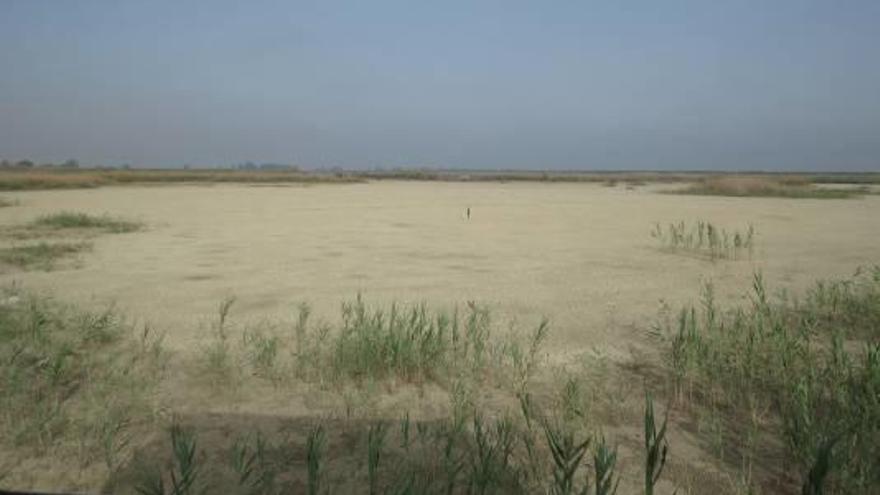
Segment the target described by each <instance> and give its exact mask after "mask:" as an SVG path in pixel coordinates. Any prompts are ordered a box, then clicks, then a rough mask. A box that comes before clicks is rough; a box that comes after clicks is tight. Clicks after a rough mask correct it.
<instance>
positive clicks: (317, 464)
mask: <svg viewBox="0 0 880 495" xmlns="http://www.w3.org/2000/svg"><path fill="white" fill-rule="evenodd" d="M325 441H326V435H325V433H324V426H323V425H317V426H316V427H314V428H312V430H311V431H310V432H309V436H308V438H307V439H306V465H307V468H308V494H309V495H318V494H319V493H320V492H321V487H322V486H323V483H322V472H323V469H322V464H321V463H322V462H323V459H324V443H325Z"/></svg>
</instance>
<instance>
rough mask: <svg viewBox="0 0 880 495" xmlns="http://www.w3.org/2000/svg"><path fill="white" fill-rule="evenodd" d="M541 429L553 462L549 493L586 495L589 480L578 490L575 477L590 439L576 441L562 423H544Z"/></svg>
mask: <svg viewBox="0 0 880 495" xmlns="http://www.w3.org/2000/svg"><path fill="white" fill-rule="evenodd" d="M543 427H544V436H545V438H546V440H547V446H548V447H549V449H550V454H551V456H552V460H553V483H552V485H551V487H550V492H551V493H552V494H554V495H574V494H578V493H586V492H587V490H588V489H589V480H587V481H586V482H585V483H584V484H583V485H582V487H581V488H580V489H578V488H577V483H576V481H575V475H576V474H577V472H578V470H579V469H581V461H582V460H583V458H584V455H586V453H587V449H588V447H589V446H590V441H591V439H590V437H586V438H584V439H578V438H577V437H576V434H575V431H574V430H573V429H572V428H570V427H567V426H565V425H564V424H563V423H554V422H551V421H545V422H544V425H543Z"/></svg>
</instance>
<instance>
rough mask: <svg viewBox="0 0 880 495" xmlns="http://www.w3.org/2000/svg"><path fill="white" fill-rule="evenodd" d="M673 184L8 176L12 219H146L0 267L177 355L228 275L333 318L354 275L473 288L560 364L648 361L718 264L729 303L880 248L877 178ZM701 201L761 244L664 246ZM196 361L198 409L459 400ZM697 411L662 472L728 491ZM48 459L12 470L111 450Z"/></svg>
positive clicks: (458, 301) (244, 312)
mask: <svg viewBox="0 0 880 495" xmlns="http://www.w3.org/2000/svg"><path fill="white" fill-rule="evenodd" d="M669 187H670V186H669V185H665V186H646V187H639V188H636V189H634V190H630V189H627V188H626V187H624V186H619V187H604V186H601V185H594V184H542V183H508V184H504V183H439V182H376V183H370V184H347V185H313V186H299V185H296V186H260V187H256V186H248V185H213V186H207V185H206V186H196V185H186V186H180V185H175V186H156V187H106V188H101V189H93V190H71V191H31V192H20V193H3V194H2V196H4V197H8V198H12V199H17V200H19V202H20V205H19V206H15V207H9V208H2V209H0V226H8V225H16V224H21V223H25V222H28V221H30V220H32V219H33V218H36V217H37V216H39V215H42V214H45V213H50V212H56V211H60V210H75V211H83V212H89V213H95V214H103V213H107V214H110V215H116V216H121V217H124V218H130V219H137V220H141V221H143V222H145V223H146V225H147V229H146V230H145V231H143V232H137V233H130V234H119V235H101V236H98V237H96V238H95V239H94V244H95V249H94V251H92V252H89V253H85V254H83V255H82V256H81V259H80V260H79V265H80V266H79V267H77V268H71V267H68V268H63V269H59V270H55V271H50V272H39V271H34V272H23V271H20V270H14V269H10V268H0V284H3V285H9V284H12V283H20V284H21V285H23V286H24V287H25V288H28V289H32V290H40V291H49V292H50V293H52V294H54V295H55V296H57V297H58V298H59V299H61V300H66V301H70V302H76V303H83V304H86V305H92V306H98V307H100V306H104V305H106V304H109V303H115V304H116V305H117V306H118V308H119V309H121V310H122V311H123V312H125V313H126V314H128V315H130V316H131V317H133V318H135V319H136V320H138V321H140V322H149V323H150V324H151V325H152V326H153V327H155V328H157V329H159V330H161V331H163V332H164V333H165V336H166V337H165V344H166V345H167V346H168V347H170V348H171V349H172V350H174V351H176V353H177V354H180V355H185V354H187V353H190V352H193V353H195V352H197V351H198V349H199V348H200V347H202V346H200V342H202V341H203V339H205V337H206V335H207V332H208V327H209V324H210V323H209V322H210V321H211V320H212V319H213V318H215V315H216V309H217V306H218V304H219V303H220V301H221V300H222V299H224V298H225V297H228V296H230V295H235V296H236V297H237V298H238V299H237V302H236V305H235V306H234V307H233V318H235V319H236V320H237V321H238V322H239V323H241V324H244V325H246V324H247V323H248V322H250V321H258V320H261V319H270V320H287V321H290V320H292V319H293V318H294V317H295V307H296V305H297V304H298V303H300V302H308V303H310V304H311V305H312V306H313V308H314V310H315V314H316V315H317V316H318V317H319V318H322V319H324V320H334V319H336V318H337V317H338V314H339V305H340V304H341V302H342V301H343V300H346V299H350V298H353V297H355V296H356V295H357V293H358V292H361V293H363V294H364V296H365V297H366V298H367V300H368V301H370V302H373V303H386V302H390V301H392V300H397V301H406V302H427V303H429V304H430V305H431V306H432V307H440V308H451V307H453V306H454V305H458V306H459V307H463V306H464V305H465V304H466V302H467V301H471V300H474V301H478V302H481V303H484V304H487V305H488V306H489V307H490V308H491V309H492V310H493V316H494V317H495V318H496V320H501V322H500V325H501V326H504V325H507V324H508V323H515V324H516V325H517V327H519V328H524V327H531V326H532V325H535V324H537V322H538V321H539V320H540V318H541V317H542V316H547V317H548V318H550V321H551V325H552V330H551V332H552V333H551V337H550V341H549V346H548V348H549V351H550V357H551V359H552V360H555V361H556V363H557V364H559V363H569V362H574V361H573V360H572V359H570V358H571V357H573V356H575V355H579V354H589V355H590V356H596V354H598V355H599V356H600V357H608V358H610V359H611V360H612V361H618V362H620V363H630V364H633V358H635V361H636V363H635V364H638V361H639V360H640V357H639V356H644V353H643V351H644V350H650V349H652V347H653V348H656V342H655V341H653V340H651V339H650V338H649V337H648V332H649V331H650V329H651V326H652V324H653V323H654V322H655V321H656V319H657V317H658V311H659V309H660V308H661V304H662V302H663V301H665V302H666V303H668V304H670V305H671V306H672V307H673V308H675V307H677V306H678V305H680V304H683V303H686V302H690V301H695V300H696V298H697V297H698V294H699V290H700V285H701V283H702V282H703V281H706V280H711V281H712V282H713V283H714V284H715V287H716V291H717V298H718V300H719V301H720V302H721V303H722V304H733V303H737V302H739V301H740V299H741V298H742V297H743V296H744V294H745V291H747V290H748V289H749V287H750V284H751V277H752V274H753V273H754V272H755V271H756V270H761V271H762V272H763V274H764V276H765V279H766V280H767V281H768V283H769V284H770V289H771V290H781V289H788V290H794V291H797V290H800V289H803V288H805V287H807V286H808V285H810V284H811V283H812V282H813V281H814V280H815V279H817V278H826V277H843V276H848V275H850V274H852V273H853V271H854V270H855V269H856V267H858V266H859V265H867V264H871V263H877V262H880V228H878V227H880V221H878V219H880V196H867V197H865V198H863V199H853V200H800V199H798V200H792V199H771V198H721V197H698V196H677V195H668V194H661V193H659V192H658V190H662V189H668V188H669ZM467 207H470V208H471V212H472V215H471V218H470V219H467V218H466V216H465V211H466V208H467ZM697 219H704V220H709V221H711V222H713V223H714V224H716V225H718V226H720V227H723V228H727V229H741V230H742V229H745V228H746V227H747V225H748V224H750V223H751V224H753V225H754V226H755V228H756V229H757V232H758V237H757V248H756V250H755V253H754V256H753V258H752V259H744V260H738V261H719V262H715V263H713V262H711V261H708V260H705V259H698V258H695V257H692V256H686V255H682V254H673V253H667V252H664V251H661V250H660V249H658V245H657V242H656V240H655V239H653V238H652V237H651V236H650V231H651V229H652V226H653V225H654V223H655V222H660V223H668V222H674V221H679V220H685V221H689V222H690V221H694V220H697ZM7 243H8V241H7ZM633 349H635V350H636V352H633ZM616 358H619V359H616ZM177 362H178V363H185V362H186V360H180V361H177ZM596 373H598V372H596V371H594V372H593V374H594V375H596ZM189 380H190V379H189V378H188V376H187V374H186V373H177V372H175V373H169V374H168V376H167V377H166V379H165V381H164V382H163V383H164V385H163V394H165V395H164V401H165V402H167V403H168V404H171V405H172V406H173V407H174V408H175V410H184V411H189V412H190V413H191V414H195V415H202V416H199V417H203V416H204V415H205V414H208V415H209V416H210V415H211V414H216V415H218V416H217V417H218V418H225V419H223V421H227V420H229V418H239V415H240V417H242V418H246V419H244V420H237V421H238V423H241V424H246V425H249V426H253V425H258V424H264V423H266V424H269V423H271V422H272V421H275V420H276V419H278V418H284V420H285V421H304V420H311V419H310V418H315V417H324V416H325V415H326V414H328V411H332V410H337V409H339V410H341V409H343V404H342V402H344V401H347V400H354V401H367V402H369V401H373V402H375V404H373V405H370V406H369V407H366V406H364V407H363V408H364V409H365V410H375V411H376V414H380V415H382V414H384V415H387V416H388V418H391V419H393V418H396V417H398V416H399V414H400V411H404V410H407V411H409V410H413V411H414V413H415V414H416V415H415V416H414V417H422V418H426V419H430V418H431V417H442V416H443V414H445V412H444V411H445V404H446V403H447V402H448V399H447V398H446V396H445V395H444V394H443V393H442V391H441V390H439V389H437V388H436V387H427V389H414V388H412V387H403V388H402V389H400V390H398V391H397V392H395V393H393V394H379V395H376V396H370V397H368V396H367V395H364V396H363V397H361V396H360V395H354V396H352V397H353V398H351V399H346V398H345V397H343V398H340V397H338V396H337V395H333V394H331V393H329V392H325V391H322V390H311V389H309V388H308V387H300V386H292V387H291V388H290V389H289V390H288V389H284V390H282V389H267V387H270V385H262V386H258V385H257V384H252V385H253V386H248V387H246V388H245V390H243V391H239V392H237V394H238V395H235V396H233V397H231V398H230V397H225V396H220V397H218V396H217V395H216V391H215V390H213V389H211V388H210V387H192V386H191V381H189ZM624 385H625V386H626V387H628V388H627V389H626V390H624V389H621V390H620V391H617V392H615V391H612V392H610V393H613V394H618V395H619V396H620V399H619V400H625V401H627V402H626V404H625V405H620V406H614V407H613V408H612V409H611V410H612V411H613V414H614V416H615V418H616V420H615V421H613V422H612V423H615V424H617V426H613V427H612V426H609V425H605V427H607V428H609V429H608V430H606V431H609V432H610V433H611V434H612V435H613V436H614V438H615V439H616V441H618V442H620V445H621V447H622V450H621V456H622V458H621V459H622V460H621V462H622V468H623V469H622V473H623V481H624V483H623V485H621V492H622V493H629V492H630V491H632V492H633V493H635V492H636V491H637V490H638V486H639V483H640V482H641V481H640V478H639V463H640V462H641V458H640V457H639V456H640V455H641V453H640V448H641V447H640V445H641V441H642V440H641V436H640V435H641V432H640V430H639V428H638V425H639V424H640V421H641V417H640V414H641V410H640V408H641V407H642V406H641V405H642V395H641V394H642V393H643V392H642V389H641V387H642V385H641V379H636V380H634V382H633V383H625V384H623V385H621V386H624ZM615 386H616V385H615ZM481 400H488V402H492V401H493V400H494V399H492V398H491V397H490V398H489V399H486V398H483V399H481ZM341 401H342V402H341ZM612 402H613V401H612ZM621 404H623V403H621ZM514 407H515V406H514ZM211 421H214V420H211ZM211 421H207V423H206V424H210V423H211ZM686 421H687V420H686V418H683V419H680V420H679V421H677V422H676V424H675V426H674V427H673V429H672V432H671V435H672V440H671V441H672V443H673V444H674V451H675V456H676V458H677V459H679V460H678V461H675V460H674V461H673V462H672V464H671V465H670V467H669V468H668V469H669V471H670V472H669V473H668V477H669V478H670V479H671V480H673V481H672V482H671V481H667V480H663V481H662V482H663V483H664V485H663V487H662V490H660V492H661V493H672V492H673V491H674V489H675V487H676V486H681V483H685V484H689V486H696V487H702V488H705V489H707V490H708V489H710V488H711V489H712V490H716V492H717V489H718V487H719V486H720V487H722V491H721V492H718V493H722V492H725V490H726V489H727V487H728V486H732V485H729V482H728V481H724V480H726V479H727V478H725V477H724V476H725V475H723V474H720V475H719V474H717V471H716V469H715V467H714V464H712V462H711V461H709V460H708V459H710V457H709V456H708V455H707V454H706V450H705V446H704V445H703V443H702V442H701V440H700V438H699V436H698V435H696V434H694V433H693V432H692V430H690V429H688V427H687V424H686ZM196 422H198V420H196ZM267 422H268V423H267ZM233 423H235V422H234V421H233ZM224 424H225V423H224ZM304 431H305V430H304ZM226 434H228V432H226V433H224V435H226ZM162 438H164V437H162ZM681 460H684V462H681ZM41 462H42V461H41ZM46 462H48V461H46ZM53 466H54V465H51V464H50V465H46V466H43V465H34V466H31V465H23V466H20V469H19V471H20V472H19V474H18V475H16V476H21V477H20V478H14V479H12V480H11V481H10V482H13V481H14V482H16V483H18V484H20V485H21V486H32V487H39V486H43V484H45V486H46V487H48V488H57V487H59V486H68V487H73V488H77V489H83V490H87V489H92V490H94V489H95V487H100V486H101V483H103V479H104V475H105V474H104V473H103V472H99V471H100V470H99V471H95V472H91V471H90V472H85V473H84V472H78V471H76V470H71V472H70V473H68V472H66V471H64V472H59V473H55V474H52V475H51V476H50V477H49V478H46V479H45V480H43V479H42V478H41V476H42V475H41V474H39V473H46V472H52V470H53V469H56V468H57V466H54V467H53ZM666 476H667V475H664V477H666ZM702 478H706V479H707V480H709V481H705V482H704V481H701V479H702ZM719 479H720V480H722V481H718V480H719ZM701 483H705V484H701ZM700 489H701V488H698V489H697V491H696V493H699V492H700Z"/></svg>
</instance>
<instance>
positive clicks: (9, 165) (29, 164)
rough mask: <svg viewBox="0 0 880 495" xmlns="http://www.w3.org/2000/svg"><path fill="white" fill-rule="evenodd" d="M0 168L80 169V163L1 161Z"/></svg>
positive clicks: (72, 161) (71, 161)
mask: <svg viewBox="0 0 880 495" xmlns="http://www.w3.org/2000/svg"><path fill="white" fill-rule="evenodd" d="M0 168H79V162H78V161H77V160H74V159H72V158H71V159H69V160H65V161H63V162H61V163H41V164H39V165H37V164H36V163H34V162H33V161H31V160H27V159H24V160H19V161H17V162H13V161H10V160H6V159H3V160H0Z"/></svg>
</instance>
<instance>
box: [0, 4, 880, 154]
mask: <svg viewBox="0 0 880 495" xmlns="http://www.w3.org/2000/svg"><path fill="white" fill-rule="evenodd" d="M0 64H2V65H0V67H2V68H3V69H2V74H0V158H7V159H11V160H18V159H22V158H30V159H32V160H34V161H37V162H44V161H55V162H57V161H62V160H64V159H67V158H76V159H78V160H79V161H80V162H81V163H83V164H102V165H119V164H122V163H130V164H133V165H135V166H180V165H183V164H192V165H195V166H207V165H220V166H224V165H229V164H233V163H238V162H243V161H253V162H257V163H261V162H276V163H292V164H298V165H301V166H304V167H309V168H313V167H343V168H350V169H362V168H374V167H389V168H390V167H407V166H412V167H416V166H430V167H445V168H490V169H491V168H504V169H585V170H590V169H593V170H595V169H604V170H614V169H642V170H645V169H676V170H687V169H703V170H713V169H729V170H805V171H808V170H835V171H843V170H850V171H863V170H868V171H880V2H878V1H876V0H851V1H830V0H829V1H810V0H801V1H793V0H776V1H771V2H768V1H751V0H742V1H724V2H722V1H720V0H719V1H708V2H707V1H704V0H681V1H665V2H658V1H641V2H639V1H636V2H616V1H592V2H590V1H556V2H554V1H550V2H537V1H536V2H514V1H504V2H501V1H498V2H477V1H447V2H413V1H397V2H388V1H370V2H331V1H309V2H294V1H253V2H241V1H212V2H207V1H204V2H197V1H132V0H127V1H109V0H108V1H86V0H83V1H74V0H70V1H49V0H21V1H18V0H0Z"/></svg>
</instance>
